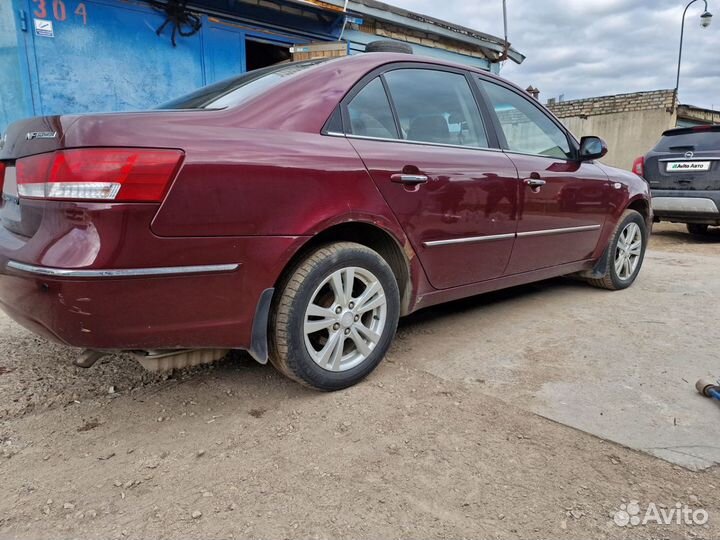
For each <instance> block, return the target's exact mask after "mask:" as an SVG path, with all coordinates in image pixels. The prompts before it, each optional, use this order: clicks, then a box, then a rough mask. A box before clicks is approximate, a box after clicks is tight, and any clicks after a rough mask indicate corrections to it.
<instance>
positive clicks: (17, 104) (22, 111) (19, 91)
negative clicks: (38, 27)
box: [0, 0, 32, 133]
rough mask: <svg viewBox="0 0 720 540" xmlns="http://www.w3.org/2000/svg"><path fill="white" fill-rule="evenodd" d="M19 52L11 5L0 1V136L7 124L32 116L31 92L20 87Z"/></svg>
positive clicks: (21, 84)
mask: <svg viewBox="0 0 720 540" xmlns="http://www.w3.org/2000/svg"><path fill="white" fill-rule="evenodd" d="M20 58H21V56H20V50H19V47H18V41H17V32H16V29H15V15H14V9H13V5H12V3H10V2H8V1H7V0H0V73H1V74H2V76H1V77H0V133H2V132H3V131H4V130H5V127H7V125H8V124H10V123H11V122H14V121H15V120H18V119H20V118H22V117H23V116H27V115H29V114H32V103H31V101H30V93H29V92H26V91H25V89H24V88H23V81H24V80H26V77H23V75H22V73H23V72H22V70H21V65H20Z"/></svg>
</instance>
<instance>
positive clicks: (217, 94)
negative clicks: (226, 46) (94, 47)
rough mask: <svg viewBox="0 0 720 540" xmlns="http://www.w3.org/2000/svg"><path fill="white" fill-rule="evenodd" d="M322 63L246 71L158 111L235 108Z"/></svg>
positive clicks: (316, 61)
mask: <svg viewBox="0 0 720 540" xmlns="http://www.w3.org/2000/svg"><path fill="white" fill-rule="evenodd" d="M323 61H324V60H323V59H318V60H310V61H306V62H292V63H286V64H279V65H275V66H270V67H267V68H262V69H256V70H254V71H248V72H247V73H245V74H243V75H240V76H239V77H233V78H231V79H225V80H224V81H220V82H217V83H215V84H211V85H209V86H205V87H203V88H200V89H199V90H196V91H195V92H192V93H191V94H187V95H185V96H182V97H180V98H177V99H174V100H173V101H169V102H167V103H164V104H163V105H160V106H159V107H158V109H183V110H187V109H224V108H226V107H234V106H236V105H240V104H241V103H243V102H244V101H247V100H249V99H251V98H254V97H255V96H257V95H260V94H261V93H263V92H265V91H267V90H268V89H270V88H272V87H273V86H275V85H277V84H280V83H281V82H283V81H285V80H287V79H288V78H289V77H292V76H293V75H296V74H297V73H300V72H301V71H305V70H306V69H308V68H311V67H313V66H316V65H318V64H319V63H321V62H323Z"/></svg>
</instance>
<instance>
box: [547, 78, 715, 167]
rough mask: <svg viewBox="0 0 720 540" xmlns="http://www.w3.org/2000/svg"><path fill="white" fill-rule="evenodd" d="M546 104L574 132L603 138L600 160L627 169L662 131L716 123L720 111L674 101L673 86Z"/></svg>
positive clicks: (653, 143) (653, 142) (645, 151)
mask: <svg viewBox="0 0 720 540" xmlns="http://www.w3.org/2000/svg"><path fill="white" fill-rule="evenodd" d="M547 106H548V108H549V109H550V110H551V111H552V112H553V114H555V116H557V117H558V118H559V119H560V120H561V121H562V122H563V124H565V126H566V127H567V128H568V129H569V130H570V131H572V132H573V133H574V134H575V136H577V137H582V136H585V135H597V136H599V137H602V138H603V139H604V140H605V142H607V144H608V149H609V151H608V154H607V156H605V158H603V163H607V164H608V165H612V166H615V167H620V168H622V169H628V170H629V169H631V168H632V164H633V161H634V160H635V158H637V157H639V156H644V155H645V154H646V153H647V152H648V151H649V150H650V149H651V148H652V147H653V146H655V144H656V143H657V141H658V139H659V138H660V135H662V133H663V131H665V130H668V129H671V128H674V127H678V126H681V127H687V126H695V125H704V124H713V123H715V124H718V123H720V112H717V111H711V110H708V109H702V108H698V107H693V106H691V105H676V101H675V91H674V90H655V91H651V92H636V93H632V94H617V95H613V96H601V97H594V98H587V99H576V100H572V101H560V102H557V101H555V100H549V101H548V103H547Z"/></svg>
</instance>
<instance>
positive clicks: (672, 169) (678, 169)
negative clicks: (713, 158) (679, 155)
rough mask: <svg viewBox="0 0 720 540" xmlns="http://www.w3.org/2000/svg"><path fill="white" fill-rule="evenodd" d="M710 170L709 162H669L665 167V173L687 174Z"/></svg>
mask: <svg viewBox="0 0 720 540" xmlns="http://www.w3.org/2000/svg"><path fill="white" fill-rule="evenodd" d="M709 170H710V162H709V161H669V162H668V163H667V164H666V165H665V172H669V173H688V172H702V171H709Z"/></svg>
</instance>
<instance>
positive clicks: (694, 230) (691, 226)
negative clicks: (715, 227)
mask: <svg viewBox="0 0 720 540" xmlns="http://www.w3.org/2000/svg"><path fill="white" fill-rule="evenodd" d="M687 230H688V232H689V233H690V234H694V235H697V236H704V235H706V234H707V233H708V226H707V225H703V224H702V223H688V224H687Z"/></svg>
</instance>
